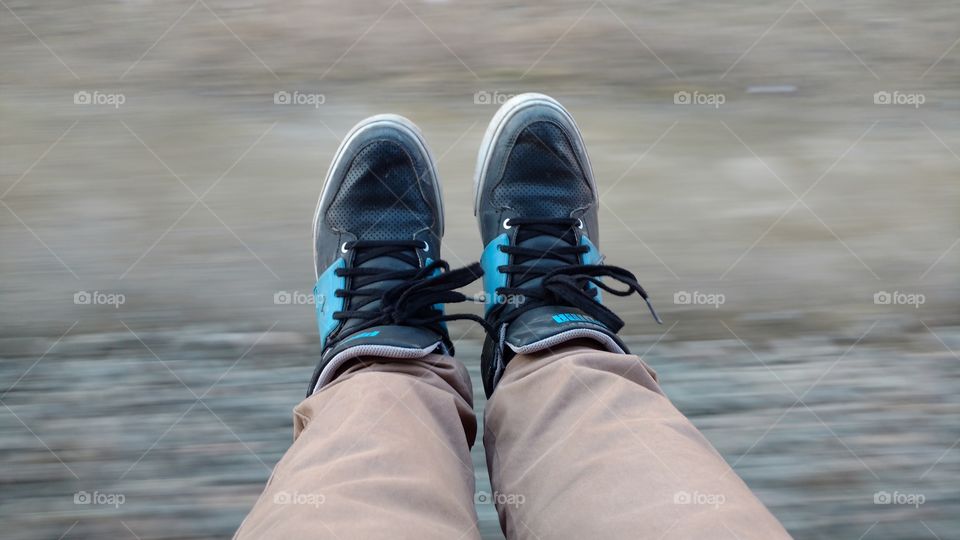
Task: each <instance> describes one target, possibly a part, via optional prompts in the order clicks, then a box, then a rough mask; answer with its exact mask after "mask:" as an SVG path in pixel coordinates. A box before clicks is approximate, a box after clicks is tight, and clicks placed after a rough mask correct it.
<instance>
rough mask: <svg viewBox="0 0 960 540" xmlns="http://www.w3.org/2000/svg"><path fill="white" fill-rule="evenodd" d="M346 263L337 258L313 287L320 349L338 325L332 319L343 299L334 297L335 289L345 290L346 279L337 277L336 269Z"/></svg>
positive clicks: (336, 321) (341, 307) (337, 322)
mask: <svg viewBox="0 0 960 540" xmlns="http://www.w3.org/2000/svg"><path fill="white" fill-rule="evenodd" d="M346 264H347V263H346V261H345V260H343V258H342V257H341V258H339V259H337V260H336V261H334V263H333V264H331V265H330V266H329V267H327V269H326V270H324V271H323V273H322V274H320V277H319V278H318V279H317V284H316V285H315V286H314V287H313V299H314V305H315V306H316V309H317V328H318V329H319V330H320V348H321V349H323V348H324V347H325V346H326V344H327V336H329V335H330V333H331V332H333V331H334V330H335V329H336V328H337V325H338V324H339V323H340V321H338V320H337V319H334V318H333V314H334V312H336V311H340V310H342V309H343V298H339V297H337V295H336V291H337V289H343V288H346V286H347V283H346V281H347V280H346V278H344V277H340V276H338V275H337V269H339V268H343V267H344V266H346Z"/></svg>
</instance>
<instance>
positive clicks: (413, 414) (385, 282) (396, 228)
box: [237, 115, 479, 539]
mask: <svg viewBox="0 0 960 540" xmlns="http://www.w3.org/2000/svg"><path fill="white" fill-rule="evenodd" d="M313 228H314V236H313V254H314V271H315V276H316V279H317V281H316V285H315V286H314V289H313V291H314V300H315V305H316V311H317V329H318V330H319V331H320V355H319V359H318V360H319V361H318V365H317V368H316V369H315V370H314V373H313V377H312V380H311V381H310V385H309V390H308V392H307V395H308V396H310V397H308V398H307V399H306V400H305V401H304V402H303V403H301V404H300V406H298V407H297V409H296V412H295V422H296V429H295V434H296V440H295V442H294V444H293V446H292V447H291V448H290V450H289V452H288V453H287V455H286V456H284V457H283V459H282V460H281V461H280V463H279V464H278V465H277V467H276V469H275V470H274V473H273V476H272V478H271V479H270V482H269V484H268V485H267V488H266V489H265V491H264V493H263V495H262V496H261V497H260V500H259V502H258V503H257V505H256V507H255V508H254V509H253V511H252V512H251V513H250V515H249V516H248V518H247V519H246V521H245V522H244V524H243V525H242V526H241V528H240V530H239V532H238V534H237V536H238V537H240V538H258V539H260V538H282V539H287V538H344V539H346V538H395V537H397V536H403V537H408V538H445V539H448V538H461V537H471V536H472V537H476V536H477V527H476V513H475V511H474V509H473V490H474V477H473V466H472V461H471V460H470V452H469V448H470V445H471V444H473V439H474V437H475V435H476V433H475V432H476V419H475V418H474V417H473V412H472V389H471V386H470V382H469V377H468V375H467V371H466V369H465V368H464V367H463V366H462V365H461V364H459V363H457V362H456V361H455V360H453V358H451V357H452V356H453V342H452V340H451V339H450V333H449V332H448V330H447V326H446V324H445V321H448V320H452V319H460V318H471V317H473V318H476V317H475V316H471V315H445V314H444V312H443V309H442V307H441V305H442V304H448V303H451V302H459V301H464V300H466V297H465V296H464V295H462V294H460V293H456V292H454V291H455V290H456V289H458V288H461V287H463V286H465V285H467V284H468V283H470V282H472V281H474V280H475V279H476V276H477V275H478V274H479V265H473V266H471V267H468V268H464V269H459V270H449V265H448V264H447V263H446V262H444V261H443V260H441V259H440V258H439V257H440V249H441V246H440V243H441V238H442V236H443V200H442V198H441V195H440V183H439V178H438V177H437V171H436V166H435V164H434V161H433V158H432V157H431V156H430V152H429V150H428V149H427V145H426V142H425V141H424V139H423V135H422V134H421V132H420V130H419V129H418V128H417V127H416V126H415V125H414V124H413V123H412V122H410V121H409V120H407V119H406V118H403V117H400V116H396V115H378V116H373V117H370V118H367V119H366V120H363V121H361V122H360V123H359V124H357V125H356V126H354V128H353V129H351V130H350V132H349V133H348V134H347V136H346V137H345V138H344V140H343V142H342V143H341V144H340V147H339V148H338V149H337V153H336V155H335V157H334V159H333V163H332V164H331V165H330V169H329V171H328V172H327V176H326V179H325V180H324V183H323V188H322V190H321V195H320V201H319V203H318V204H317V210H316V214H315V217H314V224H313ZM431 353H433V354H431Z"/></svg>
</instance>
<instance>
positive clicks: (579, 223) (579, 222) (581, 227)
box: [577, 218, 583, 229]
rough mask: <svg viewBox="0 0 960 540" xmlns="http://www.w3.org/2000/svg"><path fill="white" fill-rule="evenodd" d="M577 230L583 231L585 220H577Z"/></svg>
mask: <svg viewBox="0 0 960 540" xmlns="http://www.w3.org/2000/svg"><path fill="white" fill-rule="evenodd" d="M577 228H578V229H583V220H582V219H580V218H577Z"/></svg>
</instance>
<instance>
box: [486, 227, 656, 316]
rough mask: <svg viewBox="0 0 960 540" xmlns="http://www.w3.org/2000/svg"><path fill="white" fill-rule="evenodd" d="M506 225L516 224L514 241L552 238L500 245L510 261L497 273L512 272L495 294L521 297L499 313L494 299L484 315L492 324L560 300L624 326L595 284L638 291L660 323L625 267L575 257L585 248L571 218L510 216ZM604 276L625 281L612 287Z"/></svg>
mask: <svg viewBox="0 0 960 540" xmlns="http://www.w3.org/2000/svg"><path fill="white" fill-rule="evenodd" d="M507 224H508V225H509V226H510V227H519V229H518V230H517V236H516V239H515V241H514V244H520V243H522V242H524V241H525V240H529V239H531V238H533V237H535V236H540V235H546V236H549V237H552V238H553V239H554V242H553V245H552V246H551V247H550V248H549V249H537V248H531V247H526V246H520V245H511V246H500V251H502V252H504V253H507V254H508V255H512V256H513V259H512V262H513V264H507V265H503V266H500V267H499V268H498V270H499V271H500V272H503V273H506V274H510V275H513V276H514V279H513V286H511V287H500V288H498V289H497V291H496V292H497V295H498V296H500V295H503V296H505V297H510V296H511V295H512V296H515V297H519V298H523V302H522V304H520V306H519V307H517V308H516V309H514V310H512V311H509V312H507V313H506V314H504V313H503V312H504V310H505V309H506V304H499V305H497V306H496V307H494V309H493V310H492V311H491V312H490V314H489V315H488V322H490V324H491V326H493V327H500V326H501V325H502V324H504V323H507V322H510V321H512V320H514V319H516V318H517V317H519V316H520V315H522V314H524V313H526V312H527V311H530V310H531V309H535V308H538V307H542V306H549V305H562V306H570V307H575V308H578V309H580V310H581V311H583V312H584V313H586V314H587V315H590V316H591V317H593V318H595V319H597V320H598V321H600V322H601V323H603V324H604V325H605V326H607V327H608V328H610V329H611V330H613V331H614V332H617V331H619V330H620V329H621V328H623V325H624V322H623V319H621V318H620V317H618V316H617V314H616V313H614V312H613V311H611V310H610V309H609V308H607V307H606V306H604V305H603V304H601V303H600V302H599V300H598V298H597V289H596V288H594V287H597V288H599V289H603V290H605V291H607V292H609V293H610V294H614V295H617V296H629V295H631V294H633V293H637V294H639V295H640V297H642V298H643V300H644V302H646V304H647V308H648V309H649V310H650V314H651V315H653V318H654V320H656V321H657V323H659V324H663V321H661V320H660V316H659V315H657V312H656V310H655V309H653V304H651V303H650V297H649V295H648V294H647V291H645V290H644V288H643V287H642V286H641V285H640V283H638V282H637V278H636V276H634V275H633V274H632V273H631V272H630V271H629V270H626V269H625V268H621V267H619V266H609V265H601V264H580V256H581V255H583V254H584V253H587V252H588V251H589V250H590V248H589V247H588V246H585V245H581V244H579V243H578V242H577V235H576V233H575V232H574V231H575V229H576V228H577V227H579V226H581V221H580V220H579V219H576V218H510V219H509V220H508V223H507ZM549 260H552V261H558V262H561V263H563V264H562V266H546V265H543V264H541V263H542V262H543V261H549ZM538 277H539V278H542V280H541V282H540V284H539V285H537V286H528V287H524V286H523V285H524V284H525V283H528V282H529V281H531V280H533V279H535V278H538ZM602 277H608V278H611V279H613V280H614V281H618V282H620V283H622V284H624V285H625V286H626V289H616V288H613V287H610V286H609V285H607V284H605V283H604V282H603V281H602V280H601V279H600V278H602Z"/></svg>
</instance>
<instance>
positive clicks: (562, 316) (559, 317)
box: [553, 313, 603, 326]
mask: <svg viewBox="0 0 960 540" xmlns="http://www.w3.org/2000/svg"><path fill="white" fill-rule="evenodd" d="M553 322H555V323H557V324H563V323H568V322H587V323H593V324H599V325H601V326H603V324H601V323H600V321H598V320H596V319H594V318H593V317H590V316H587V315H580V314H579V313H557V314H556V315H554V316H553Z"/></svg>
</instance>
